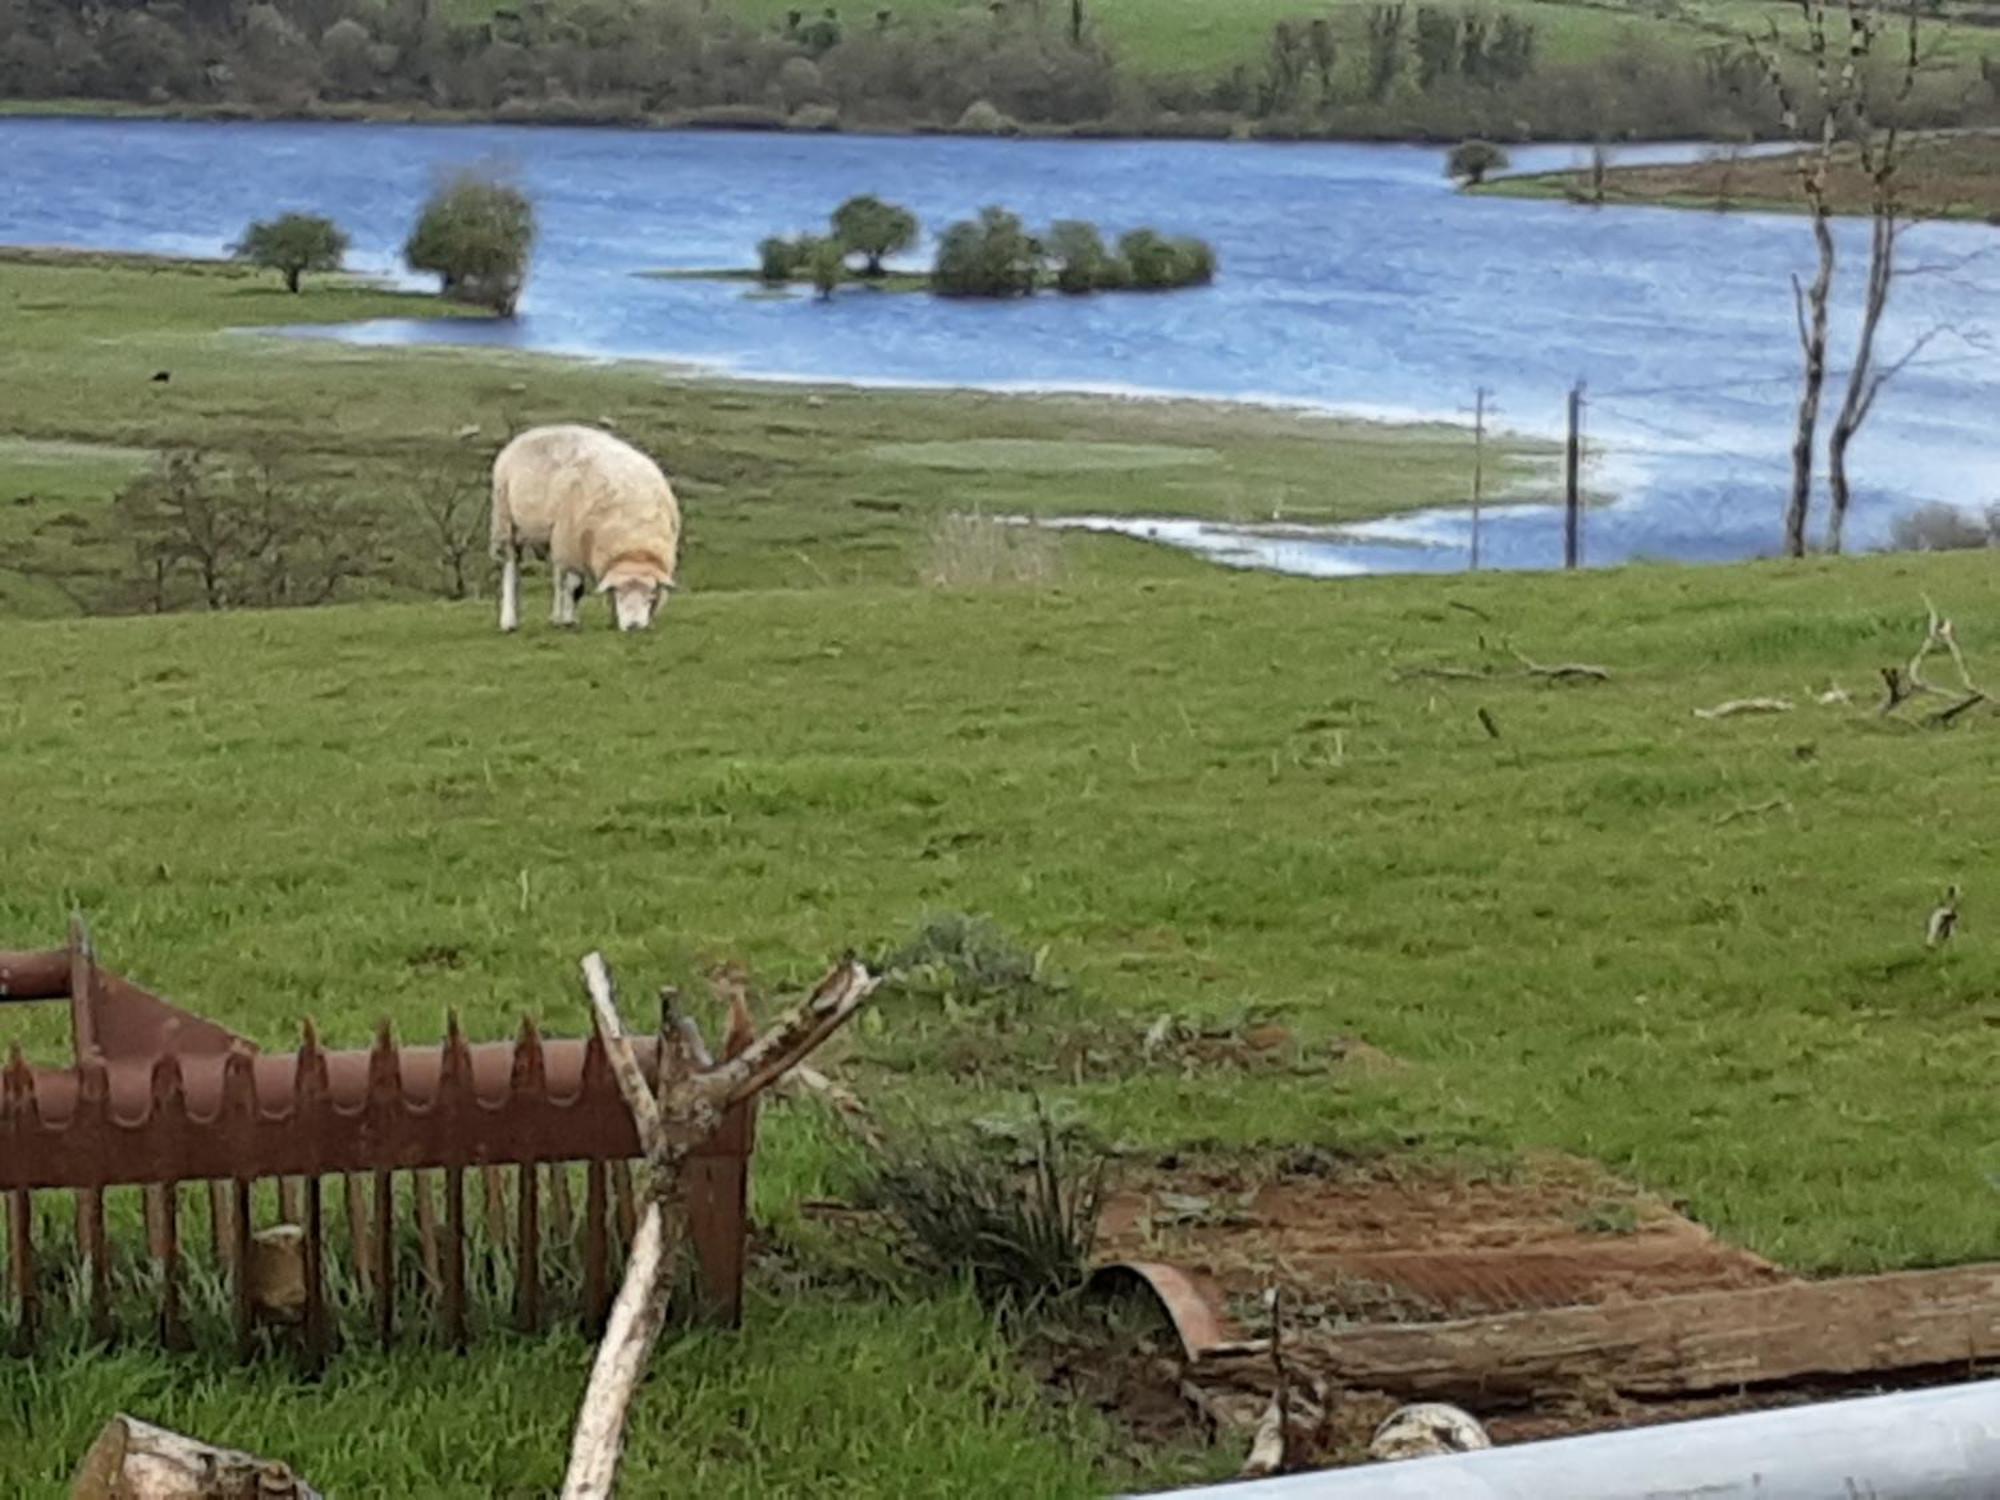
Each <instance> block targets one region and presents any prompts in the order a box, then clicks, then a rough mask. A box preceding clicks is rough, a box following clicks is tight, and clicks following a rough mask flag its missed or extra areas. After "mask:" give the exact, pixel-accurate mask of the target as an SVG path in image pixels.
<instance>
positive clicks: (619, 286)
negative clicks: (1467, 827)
mask: <svg viewBox="0 0 2000 1500" xmlns="http://www.w3.org/2000/svg"><path fill="white" fill-rule="evenodd" d="M1685 151H1686V148H1679V149H1678V150H1677V149H1676V148H1655V149H1653V150H1651V151H1648V152H1643V153H1642V152H1639V151H1631V152H1627V153H1624V159H1628V160H1636V159H1641V157H1644V158H1645V159H1661V158H1671V157H1673V156H1674V155H1676V154H1685ZM1579 155H1580V153H1579V152H1578V151H1576V150H1575V149H1574V148H1567V147H1546V148H1538V149H1534V150H1524V151H1520V152H1517V153H1516V154H1515V165H1516V167H1517V168H1520V169H1533V168H1538V167H1546V166H1563V165H1568V164H1570V163H1571V162H1572V161H1574V160H1576V159H1577V158H1578V156H1579ZM1442 162H1443V153H1442V152H1441V151H1438V150H1433V149H1429V148H1419V147H1401V146H1341V145H1327V146H1320V145H1314V146H1279V145H1268V146H1267V145H1245V144H1215V143H1180V142H1146V143H1099V142H1089V143H1084V142H1075V143H1072V142H1018V141H983V140H964V139H893V140H883V139H869V138H861V137H846V136H781V135H718V134H695V133H689V134H662V133H647V132H637V131H623V130H584V129H551V128H534V129H529V128H508V127H425V126H378V125H321V124H187V123H167V122H131V121H88V120H0V184H4V192H0V242H6V243H13V244H62V245H74V246H83V247H89V248H104V249H130V250H152V251H162V252H177V253H195V254H217V253H221V252H222V251H223V250H224V248H225V247H226V246H227V245H228V244H229V242H230V241H231V240H233V239H234V238H235V237H236V236H237V235H238V234H239V233H240V232H241V231H242V229H243V227H244V226H245V224H247V223H248V222H249V221H250V220H251V219H252V218H255V217H264V216H269V215H270V214H272V213H274V212H277V211H281V210H285V209H300V210H310V211H314V212H319V213H325V214H328V215H330V216H332V217H333V218H335V219H337V220H338V221H339V222H340V223H341V224H342V225H343V226H344V227H345V228H347V230H348V231H349V232H350V233H351V234H352V236H353V238H354V245H355V254H354V256H353V257H352V260H353V264H355V265H356V266H357V267H358V268H360V269H364V270H371V271H378V272H383V273H390V274H398V275H400V273H399V272H398V271H397V267H396V259H395V251H396V247H397V246H398V245H399V244H400V242H401V240H402V238H403V236H404V235H405V233H407V231H408V227H409V224H410V222H411V220H412V218H413V216H414V213H415V211H416V208H417V206H418V204H419V203H420V201H421V199H422V198H423V196H424V194H425V193H426V191H427V190H428V188H429V187H430V185H431V184H432V182H433V181H434V180H435V178H436V176H437V174H438V173H439V172H440V171H444V170H449V169H451V168H453V167H457V166H464V165H471V164H475V163H497V164H500V165H503V166H505V167H506V168H508V169H509V170H512V171H513V172H515V173H516V174H517V175H518V176H519V178H520V179H521V180H522V181H523V183H524V184H525V185H526V186H527V187H528V189H529V190H530V191H531V193H532V194H533V196H534V198H535V200H536V202H537V206H538V209H539V213H540V219H541V225H542V242H541V245H540V248H539V252H538V254H537V257H536V261H535V268H534V275H533V279H532V282H531V284H530V286H529V289H528V293H527V296H526V298H525V300H524V303H523V308H522V316H521V317H520V318H519V319H518V320H517V321H515V322H513V323H511V324H471V325H468V324H430V323H387V324H375V325H369V326H365V327H362V328H358V329H344V330H336V331H333V332H331V333H321V334H320V335H319V336H322V337H336V338H345V339H352V340H356V341H362V342H399V343H416V342H426V341H434V340H459V341H464V342H469V343H478V344H493V345H503V346H506V347H510V348H519V349H532V350H542V351H552V352H563V353H572V354H590V355H603V356H621V357H638V358H645V359H657V360H662V361H672V362H676V363H682V364H692V365H697V366H700V367H703V368H707V369H712V370H715V371H718V372H725V373H729V374H733V375H738V376H752V377H766V378H778V379H814V380H840V381H854V382H860V383H867V384H882V385H893V384H916V385H966V386H981V387H989V388H1002V389H1015V388H1030V389H1033V388H1047V389H1072V390H1108V391H1130V392H1160V393H1174V394H1186V395H1198V396H1209V397H1223V398H1233V399H1247V400H1267V401H1280V402H1290V403H1299V404H1302V405H1307V406H1312V407H1324V408H1327V409H1330V410H1337V411H1343V412H1353V413H1359V414H1362V415H1372V416H1387V417H1411V418H1415V417H1447V418H1451V419H1454V420H1464V419H1465V417H1466V414H1467V413H1468V412H1469V408H1470V406H1471V403H1472V397H1473V391H1474V389H1475V388H1476V387H1477V386H1480V385H1485V386H1487V387H1489V388H1491V389H1492V390H1493V391H1494V393H1495V400H1496V402H1497V406H1498V410H1499V417H1498V421H1499V422H1500V424H1501V425H1503V426H1505V427H1508V428H1511V429H1513V430H1515V431H1520V432H1526V433H1532V434H1536V435H1541V436H1551V437H1552V436H1555V435H1557V434H1559V433H1560V431H1561V428H1562V421H1563V401H1564V393H1565V391H1566V389H1567V387H1568V386H1569V384H1570V382H1571V381H1572V380H1573V379H1576V378H1579V377H1580V378H1582V379H1584V380H1585V381H1587V382H1588V387H1589V407H1588V414H1587V432H1588V438H1589V451H1590V454H1591V468H1590V476H1589V477H1590V482H1591V484H1592V486H1593V488H1595V489H1599V490H1603V491H1607V492H1609V493H1611V494H1614V495H1616V496H1617V497H1618V503H1616V504H1615V505H1612V506H1610V507H1608V508H1605V509H1603V510H1600V511H1596V512H1594V513H1592V514H1591V515H1590V516H1589V517H1588V519H1587V523H1586V539H1585V551H1586V558H1587V560H1588V561H1590V562H1592V563H1609V562H1615V561H1620V560H1623V559H1627V558H1633V557H1673V558H1680V559H1688V560H1709V559H1724V558H1737V557H1745V556H1753V555H1759V554H1764V553H1769V552H1771V551H1773V550H1775V547H1776V544H1777V540H1778V518H1779V511H1780V508H1781V504H1782V494H1783V488H1784V485H1785V483H1786V478H1787V459H1786V451H1787V448H1788V443H1789V434H1790V428H1791V403H1792V400H1793V399H1794V391H1795V381H1796V365H1797V359H1798V356H1797V346H1796V339H1795V334H1794V331H1793V323H1792V316H1793V315H1792V306H1791V291H1790V277H1791V275H1792V273H1793V272H1795V271H1798V270H1800V269H1802V268H1804V267H1805V266H1806V264H1807V261H1808V258H1809V256H1810V254H1811V245H1810V239H1809V235H1808V232H1807V229H1806V226H1805V224H1804V223H1803V222H1802V221H1800V220H1796V219H1791V218H1785V217H1780V216H1772V215H1728V216H1724V215H1716V214H1708V213H1699V212H1685V211H1674V210H1665V209H1644V208H1606V209H1590V208H1583V207H1575V206H1571V205H1567V204H1559V203H1538V202H1520V201H1509V200H1504V199H1492V198H1474V197H1467V196H1464V195H1462V194H1459V193H1456V192H1454V191H1453V190H1452V189H1451V187H1450V185H1449V184H1448V183H1447V182H1446V181H1445V180H1444V178H1443V175H1442ZM856 192H878V193H880V194H882V195H884V196H886V197H890V198H893V199H896V200H898V201H900V202H903V203H906V204H908V205H909V206H911V207H912V208H913V209H915V210H916V211H917V213H918V214H919V215H920V216H921V217H922V219H923V221H924V223H925V226H926V228H927V230H928V231H931V232H935V231H936V230H938V229H940V228H941V227H942V226H943V225H944V224H946V223H947V222H949V221H950V220H952V219H955V218H959V217H963V216H966V215H968V214H970V213H972V212H974V211H975V210H976V209H978V208H979V207H980V206H981V205H983V204H986V203H1001V204H1005V205H1007V206H1008V207H1011V208H1014V209H1016V210H1018V211H1019V212H1021V213H1022V214H1023V215H1024V216H1025V217H1026V218H1028V219H1029V220H1030V222H1031V223H1036V224H1041V223H1046V222H1048V221H1049V220H1052V219H1056V218H1064V217H1078V218H1089V219H1093V220H1096V221H1097V222H1098V223H1100V224H1101V225H1103V226H1104V227H1106V228H1107V229H1108V230H1111V231H1114V232H1115V231H1118V230H1122V229H1124V228H1129V227H1131V226H1133V225H1137V224H1142V223H1143V224H1153V225H1157V226H1159V227H1161V228H1163V229H1167V230H1170V231H1177V232H1189V233H1198V234H1201V235H1203V236H1205V237H1207V238H1208V239H1210V240H1212V241H1213V242H1214V243H1215V244H1216V246H1217V248H1218V250H1219V251H1220V254H1221V261H1222V268H1223V270H1222V276H1221V278H1220V280H1219V281H1218V283H1217V284H1216V285H1215V286H1214V287H1212V288H1209V289H1206V290H1203V291H1198V292H1186V293H1179V294H1175V295H1172V296H1166V297H1157V298H1149V297H1140V296H1115V297H1099V298H1093V299H1088V300H1085V301H1070V300H1067V299H1061V298H1057V297H1053V296H1050V297H1043V298H1038V299H1035V300H1033V301H1029V302H1023V303H1013V304H1004V305H1002V304H981V303H956V302H948V301H942V300H938V299H933V298H929V297H872V296H867V295H851V296H847V297H843V298H842V299H840V300H838V301H836V302H835V303H834V304H832V305H822V304H817V303H815V302H813V301H811V300H809V299H805V298H787V299H764V298H756V297H749V296H746V295H745V289H744V288H743V287H741V286H734V285H726V284H714V283H695V282H662V281H649V280H645V279H642V278H640V277H638V276H637V275H635V274H634V273H636V272H638V271H641V270H644V269H648V268H655V267H706V266H715V265H745V264H749V263H750V262H751V260H752V247H753V246H754V245H755V243H756V241H757V240H758V239H759V238H761V237H762V236H764V235H766V234H769V233H772V232H774V231H784V232H791V231H796V230H800V229H806V228H810V227H813V226H814V225H816V224H818V223H819V222H822V221H823V219H824V215H825V213H826V211H827V210H828V209H830V208H831V207H832V206H833V205H834V204H836V203H838V202H839V201H840V200H841V199H842V198H844V197H846V196H848V195H849V194H852V193H856ZM1865 229H1866V226H1865V225H1864V224H1861V223H1853V224H1845V225H1843V226H1842V231H1843V232H1842V236H1841V239H1842V248H1843V252H1844V255H1845V264H1846V268H1847V282H1846V290H1847V291H1848V292H1849V295H1847V296H1845V297H1844V298H1843V299H1842V304H1841V306H1842V316H1841V317H1840V318H1839V319H1838V322H1837V326H1838V327H1840V328H1841V329H1843V330H1845V329H1847V328H1851V326H1852V324H1853V321H1854V318H1853V314H1854V311H1855V300H1856V296H1855V295H1854V293H1853V289H1854V288H1855V287H1856V286H1858V282H1859V279H1860V272H1861V269H1862V265H1863V257H1864V255H1865V248H1866V247H1865ZM1905 257H1906V261H1908V262H1910V263H1915V264H1921V265H1922V266H1924V267H1925V271H1924V274H1922V275H1917V276H1912V277H1911V278H1909V279H1908V280H1907V281H1905V282H1904V283H1903V284H1901V285H1900V286H1899V287H1898V289H1897V299H1896V304H1895V306H1894V309H1893V311H1892V315H1891V318H1890V320H1889V324H1888V327H1887V329H1886V331H1885V333H1884V336H1883V345H1882V347H1883V350H1884V352H1885V353H1887V354H1891V355H1893V354H1895V353H1896V352H1898V351H1900V350H1901V349H1902V348H1903V347H1904V346H1905V345H1906V344H1907V343H1908V342H1909V341H1910V340H1911V339H1913V338H1915V337H1916V336H1917V335H1919V334H1920V333H1923V332H1924V331H1926V330H1930V329H1933V328H1937V329H1940V330H1942V331H1941V332H1939V333H1938V334H1937V335H1936V336H1935V338H1934V339H1933V341H1932V343H1931V344H1930V346H1929V347H1928V348H1927V349H1926V350H1925V352H1924V354H1923V355H1922V356H1921V358H1920V359H1919V360H1918V361H1917V362H1916V363H1914V364H1913V365H1912V366H1911V367H1910V368H1908V369H1907V370H1905V371H1904V372H1903V373H1902V374H1901V375H1900V376H1899V377H1898V379H1897V380H1896V382H1895V383H1894V385H1892V386H1891V387H1890V388H1889V389H1888V391H1887V393H1886V394H1885V395H1884V396H1883V398H1882V400H1881V402H1880V404H1879V406H1878V408H1877V410H1876V413H1875V415H1874V417H1873V419H1872V420H1871V422H1870V424H1869V426H1868V428H1867V429H1866V431H1865V432H1864V434H1863V436H1862V438H1861V439H1860V441H1859V442H1858V443H1857V445H1856V448H1855V451H1854V464H1855V469H1856V474H1857V483H1858V488H1859V496H1858V499H1857V514H1856V515H1855V517H1854V518H1853V521H1852V523H1851V535H1852V539H1853V541H1854V542H1855V543H1856V544H1858V545H1869V544H1871V543H1875V542H1878V541H1880V540H1881V539H1882V538H1883V537H1884V536H1885V535H1886V533H1887V529H1888V525H1889V522H1890V520H1891V518H1892V517H1893V516H1894V514H1895V513H1896V512H1897V511H1898V510H1900V509H1904V508H1907V507H1908V506H1909V505H1911V504H1914V503H1917V502H1921V501H1927V500H1943V501H1947V502H1950V503H1953V504H1957V505H1962V506H1966V507H1976V506H1983V505H1984V504H1986V503H1988V502H1990V501H1995V500H2000V438H1996V436H1995V430H1994V424H1995V420H1996V417H2000V231H1996V230H1994V229H1992V228H1988V227H1985V226H1979V225H1933V226H1924V227H1922V228H1920V229H1917V230H1915V231H1913V232H1912V233H1911V234H1910V236H1909V238H1908V240H1907V241H1906V247H1905ZM926 258H927V252H919V255H918V256H917V257H914V259H915V260H916V261H917V262H918V263H923V261H924V260H925V259H926ZM412 284H420V283H414V282H413V283H412ZM0 319H4V309H0ZM0 336H4V330H0ZM1835 356H1836V366H1837V367H1838V366H1839V365H1840V364H1842V363H1843V362H1844V358H1845V354H1844V350H1843V349H1842V348H1840V347H1838V346H1837V347H1836V351H1835ZM667 457H668V459H669V462H671V458H672V456H671V455H670V454H669V455H667ZM1546 486H1547V481H1546V480H1544V481H1543V482H1542V485H1541V487H1540V488H1539V493H1542V494H1546V493H1548V490H1547V487H1546ZM1252 498H1253V499H1261V497H1252ZM1313 500H1314V497H1313V496H1312V495H1310V494H1295V495H1290V496H1273V497H1271V502H1272V503H1271V508H1272V509H1273V510H1286V509H1289V510H1292V511H1296V510H1299V509H1304V508H1310V507H1311V505H1312V503H1313ZM1259 508H1260V509H1261V508H1262V507H1261V504H1260V506H1259ZM1188 530H1189V529H1188V528H1178V529H1175V530H1174V531H1173V533H1172V534H1171V535H1169V536H1167V537H1165V538H1164V539H1166V540H1171V541H1175V542H1177V543H1179V544H1182V545H1196V546H1201V547H1204V548H1205V549H1206V550H1209V551H1211V552H1218V551H1219V552H1222V553H1228V552H1229V551H1230V550H1231V548H1234V549H1235V551H1236V557H1235V560H1237V561H1249V562H1254V563H1259V564H1261V565H1267V566H1268V565H1275V566H1281V567H1286V568H1291V569H1297V570H1300V571H1307V572H1326V573H1344V572H1353V571H1367V570H1374V569H1389V570H1406V569H1420V568H1438V569H1444V568H1458V567H1462V566H1463V565H1464V562H1465V555H1464V542H1465V537H1466V534H1467V528H1466V523H1465V518H1464V516H1463V514H1462V513H1461V512H1457V511H1441V512H1435V513H1427V514H1425V515H1423V516H1420V517H1414V518H1405V519H1403V520H1401V521H1397V522H1394V523H1391V524H1390V525H1388V526H1387V527H1385V528H1384V529H1383V530H1382V531H1381V532H1380V533H1378V535H1377V536H1376V537H1375V538H1374V539H1372V540H1371V539H1370V538H1368V537H1366V536H1360V537H1350V538H1347V539H1344V540H1341V541H1337V542H1336V541H1329V540H1326V539H1325V538H1323V537H1322V538H1315V537H1313V536H1311V535H1305V536H1288V537H1285V538H1282V539H1281V540H1280V541H1279V542H1277V543H1275V544H1267V543H1266V542H1265V541H1264V540H1262V539H1259V538H1256V537H1254V536H1253V537H1247V538H1246V537H1245V536H1243V535H1240V534H1239V535H1236V536H1234V537H1231V536H1228V535H1224V536H1223V537H1221V538H1220V539H1219V540H1218V539H1217V538H1216V537H1215V536H1214V535H1212V534H1208V533H1204V534H1203V536H1199V537H1192V538H1191V537H1190V535H1186V534H1183V533H1186V532H1188ZM1411 543H1416V544H1417V545H1411ZM1246 549H1247V550H1246ZM1482 552H1483V556H1484V559H1485V561H1487V562H1488V563H1489V564H1490V565H1492V566H1515V567H1539V566H1549V565H1553V564H1555V563H1556V562H1558V561H1559V560H1560V555H1561V542H1560V535H1559V531H1558V527H1557V524H1556V520H1555V516H1554V513H1553V512H1552V511H1551V510H1549V509H1548V508H1546V507H1544V506H1541V505H1524V506H1518V507H1511V508H1502V509H1500V510H1498V511H1491V512H1489V513H1488V517H1487V522H1486V526H1485V528H1484V533H1483V543H1482Z"/></svg>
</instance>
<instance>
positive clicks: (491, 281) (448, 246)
mask: <svg viewBox="0 0 2000 1500" xmlns="http://www.w3.org/2000/svg"><path fill="white" fill-rule="evenodd" d="M534 244H535V210H534V206H533V205H532V204H531V203H529V202H528V198H527V195H526V194H525V193H523V192H522V191H521V190H520V189H519V188H517V187H514V186H513V185H512V184H510V183H506V182H501V181H498V180H496V179H494V178H491V177H482V176H480V175H478V174H476V173H471V172H467V173H463V174H461V175H460V176H458V177H456V178H453V179H452V180H451V181H449V182H447V183H445V184H444V185H443V186H442V187H440V188H439V189H438V190H437V191H436V192H434V193H432V194H431V197H430V201H429V202H428V203H426V204H425V205H424V211H423V215H422V217H421V218H419V219H418V220H417V227H416V228H415V229H414V230H412V231H411V232H410V238H409V241H408V243H407V244H405V245H404V247H403V258H404V259H405V260H406V261H408V262H409V266H410V269H411V270H413V271H429V272H432V273H434V274H435V275H436V276H438V278H439V279H440V280H441V281H442V282H443V284H444V285H443V291H444V295H445V296H447V297H450V298H452V299H454V300H456V301H460V302H470V303H473V304H475V305H477V306H480V307H490V308H492V309H493V311H494V312H496V313H498V314H500V316H502V317H503V318H504V317H512V316H513V314H514V308H515V305H516V304H517V303H518V302H519V301H520V297H521V284H522V282H524V281H525V280H526V279H527V274H528V255H529V252H530V251H531V250H533V248H534Z"/></svg>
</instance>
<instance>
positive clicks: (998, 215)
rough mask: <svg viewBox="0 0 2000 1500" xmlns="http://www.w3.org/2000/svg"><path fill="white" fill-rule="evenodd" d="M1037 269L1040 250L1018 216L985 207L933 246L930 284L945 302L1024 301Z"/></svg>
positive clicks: (1037, 277)
mask: <svg viewBox="0 0 2000 1500" xmlns="http://www.w3.org/2000/svg"><path fill="white" fill-rule="evenodd" d="M1041 269H1042V247H1041V246H1040V244H1038V243H1037V242H1036V240H1035V239H1034V237H1033V236H1032V235H1030V234H1029V233H1028V231H1027V229H1026V227H1025V226H1024V225H1023V224H1022V223H1021V219H1020V216H1019V215H1018V214H1011V213H1009V212H1007V210H1005V209H1003V208H984V209H981V210H980V212H979V217H978V218H977V219H973V220H967V221H964V222H961V223H957V224H954V225H952V226H951V227H950V228H949V229H947V230H946V231H945V232H944V238H943V239H942V240H940V241H939V242H938V254H937V264H936V265H935V267H933V269H932V271H931V285H932V286H933V287H934V288H935V289H936V290H937V291H938V292H940V293H942V294H943V295H945V296H947V297H1026V296H1028V295H1029V294H1030V293H1032V292H1033V291H1034V290H1035V283H1036V282H1037V281H1038V280H1039V279H1040V276H1041Z"/></svg>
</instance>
